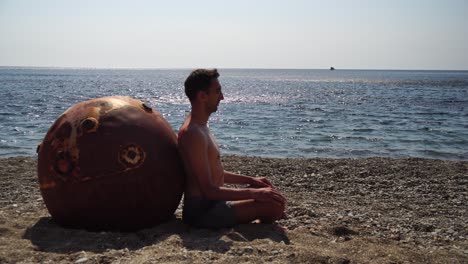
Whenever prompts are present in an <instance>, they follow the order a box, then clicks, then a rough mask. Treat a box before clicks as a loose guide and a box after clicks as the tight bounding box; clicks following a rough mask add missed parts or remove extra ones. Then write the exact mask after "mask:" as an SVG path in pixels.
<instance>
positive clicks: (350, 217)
mask: <svg viewBox="0 0 468 264" xmlns="http://www.w3.org/2000/svg"><path fill="white" fill-rule="evenodd" d="M222 160H223V164H224V166H225V169H226V170H231V171H234V172H240V173H243V174H247V175H251V176H264V177H267V178H268V179H270V180H271V181H272V182H273V184H275V185H276V186H277V187H278V188H279V189H280V191H282V192H283V193H284V194H285V195H286V197H287V198H288V207H287V210H286V211H287V213H288V218H287V219H283V220H281V221H279V222H278V223H279V224H281V225H283V226H286V227H287V228H288V229H289V230H287V231H280V230H278V229H275V228H274V226H273V225H263V224H250V225H239V226H236V227H235V228H231V229H221V230H214V231H213V230H206V229H193V228H189V227H188V226H186V225H185V224H183V223H182V222H181V220H180V217H181V207H180V206H179V209H178V210H177V211H176V214H175V215H176V217H175V219H174V220H171V221H170V222H168V223H165V224H162V225H160V226H156V227H153V228H150V229H145V230H140V231H137V232H132V233H120V232H100V233H97V232H88V231H85V230H73V229H64V228H61V227H59V226H57V225H56V224H55V223H54V222H53V221H52V220H51V218H50V216H49V215H48V212H47V210H46V208H45V205H44V204H43V202H42V199H41V196H40V192H39V188H38V186H37V176H36V162H37V161H36V157H34V156H33V157H24V156H23V157H10V158H0V182H1V185H0V205H1V208H0V262H17V261H24V262H47V261H51V262H61V263H69V262H76V261H80V260H81V261H83V263H100V262H107V263H108V262H115V261H118V262H122V263H141V262H147V263H153V262H176V261H182V262H196V263H200V262H207V261H208V262H223V263H238V262H239V261H240V262H246V261H249V262H265V261H269V262H270V261H273V262H280V263H283V262H305V261H309V262H316V263H389V262H393V263H401V262H410V261H412V262H417V263H447V262H450V263H463V262H467V261H468V242H467V236H468V224H467V221H466V219H468V211H467V209H466V206H464V204H466V202H467V198H468V194H467V193H468V190H467V186H468V161H456V160H455V161H453V160H438V159H426V158H402V159H398V158H397V159H394V158H380V157H373V158H346V159H332V158H264V157H251V156H236V155H228V156H222Z"/></svg>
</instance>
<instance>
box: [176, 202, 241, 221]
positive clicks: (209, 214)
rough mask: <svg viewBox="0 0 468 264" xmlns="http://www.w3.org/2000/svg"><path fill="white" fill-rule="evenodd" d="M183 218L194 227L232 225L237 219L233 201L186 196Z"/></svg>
mask: <svg viewBox="0 0 468 264" xmlns="http://www.w3.org/2000/svg"><path fill="white" fill-rule="evenodd" d="M182 220H183V221H184V223H187V224H189V225H191V226H194V227H202V228H223V227H232V226H234V225H235V224H236V223H237V221H236V215H235V213H234V208H232V207H231V202H229V201H221V200H208V199H205V198H200V197H185V198H184V208H183V211H182Z"/></svg>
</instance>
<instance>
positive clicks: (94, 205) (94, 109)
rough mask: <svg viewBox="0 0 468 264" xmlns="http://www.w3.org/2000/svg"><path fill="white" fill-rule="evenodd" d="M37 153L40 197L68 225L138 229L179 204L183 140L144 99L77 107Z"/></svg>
mask: <svg viewBox="0 0 468 264" xmlns="http://www.w3.org/2000/svg"><path fill="white" fill-rule="evenodd" d="M37 152H38V177H39V184H40V189H41V194H42V197H43V199H44V202H45V204H46V206H47V209H48V210H49V213H50V214H51V215H52V218H53V219H54V220H55V221H56V222H57V223H58V224H60V225H62V226H65V227H73V228H86V229H101V230H103V229H104V230H105V229H119V230H137V229H141V228H145V227H150V226H153V225H156V224H159V223H161V222H164V221H166V220H168V219H170V218H171V217H173V215H174V211H175V210H176V208H177V206H178V205H179V202H180V199H181V196H182V192H183V185H184V171H183V165H182V163H181V160H180V158H179V155H178V152H177V138H176V136H175V133H174V131H173V129H172V127H171V126H170V125H169V123H168V122H167V121H166V120H165V119H164V118H163V117H162V115H161V114H160V113H159V112H157V111H156V110H154V109H152V108H151V107H149V106H147V105H146V104H144V103H142V102H141V101H138V100H135V99H131V98H129V97H121V96H115V97H103V98H97V99H93V100H89V101H85V102H81V103H78V104H76V105H74V106H72V107H71V108H69V109H68V110H67V111H65V112H64V113H63V114H62V115H61V116H60V117H59V118H58V119H57V120H56V121H55V123H54V124H53V125H52V127H51V128H50V129H49V131H48V132H47V134H46V136H45V138H44V140H43V142H42V143H41V144H40V145H39V146H38V149H37Z"/></svg>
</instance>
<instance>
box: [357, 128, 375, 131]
mask: <svg viewBox="0 0 468 264" xmlns="http://www.w3.org/2000/svg"><path fill="white" fill-rule="evenodd" d="M353 131H356V132H372V131H374V129H373V128H353Z"/></svg>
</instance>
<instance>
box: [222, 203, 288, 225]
mask: <svg viewBox="0 0 468 264" xmlns="http://www.w3.org/2000/svg"><path fill="white" fill-rule="evenodd" d="M231 206H232V207H233V208H234V213H235V215H236V218H237V222H238V223H240V224H247V223H251V222H252V221H254V220H257V219H260V221H261V222H262V223H272V222H274V221H276V220H279V219H281V218H282V217H283V216H284V209H285V208H284V206H280V205H277V204H275V203H267V202H258V201H255V200H242V201H232V202H231Z"/></svg>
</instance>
